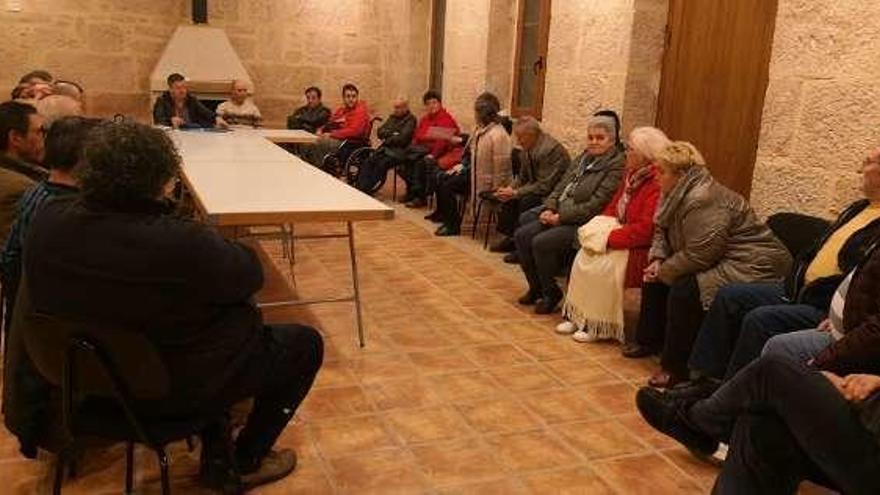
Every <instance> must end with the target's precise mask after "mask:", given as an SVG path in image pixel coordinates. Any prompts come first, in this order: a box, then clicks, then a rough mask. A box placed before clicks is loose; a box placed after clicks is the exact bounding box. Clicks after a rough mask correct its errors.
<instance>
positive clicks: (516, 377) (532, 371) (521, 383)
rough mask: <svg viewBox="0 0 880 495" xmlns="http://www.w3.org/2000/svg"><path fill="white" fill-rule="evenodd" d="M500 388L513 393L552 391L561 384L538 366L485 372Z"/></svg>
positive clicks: (514, 367) (524, 365)
mask: <svg viewBox="0 0 880 495" xmlns="http://www.w3.org/2000/svg"><path fill="white" fill-rule="evenodd" d="M486 371H487V372H488V373H489V374H490V375H492V378H494V379H495V381H497V382H498V383H499V384H500V385H501V386H502V387H504V388H506V389H507V390H510V391H513V392H524V391H543V390H552V389H555V388H559V387H561V386H562V382H561V381H559V380H557V379H556V378H554V377H553V375H551V374H550V373H548V372H547V371H546V370H545V369H544V367H543V366H541V365H540V364H521V365H515V366H504V367H499V368H490V369H488V370H486Z"/></svg>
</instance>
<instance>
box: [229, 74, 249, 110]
mask: <svg viewBox="0 0 880 495" xmlns="http://www.w3.org/2000/svg"><path fill="white" fill-rule="evenodd" d="M249 89H250V88H248V84H247V83H246V82H244V81H242V80H240V79H236V80H234V81H232V93H231V94H230V99H231V100H232V101H233V103H235V104H236V105H241V104H242V103H244V100H246V99H247V97H248V91H249Z"/></svg>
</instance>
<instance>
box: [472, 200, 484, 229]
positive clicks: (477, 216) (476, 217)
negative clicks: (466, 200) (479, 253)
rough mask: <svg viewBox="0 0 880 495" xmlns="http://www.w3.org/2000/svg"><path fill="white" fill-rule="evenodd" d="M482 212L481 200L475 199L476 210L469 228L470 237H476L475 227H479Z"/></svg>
mask: <svg viewBox="0 0 880 495" xmlns="http://www.w3.org/2000/svg"><path fill="white" fill-rule="evenodd" d="M482 213H483V200H480V201H477V211H476V212H474V227H473V228H472V229H471V239H476V238H477V229H479V228H480V216H481V214H482Z"/></svg>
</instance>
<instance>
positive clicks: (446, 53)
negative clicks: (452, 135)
mask: <svg viewBox="0 0 880 495" xmlns="http://www.w3.org/2000/svg"><path fill="white" fill-rule="evenodd" d="M490 3H491V2H490V0H447V1H446V29H445V33H444V45H443V104H444V105H445V106H446V108H447V109H448V110H449V111H450V112H451V113H452V115H453V116H454V117H455V119H456V120H457V121H458V123H459V125H460V126H461V127H462V128H463V129H470V128H471V127H472V126H473V125H474V110H473V108H474V98H475V97H476V96H477V95H478V94H480V93H481V92H483V91H484V90H485V89H486V74H487V64H486V54H487V53H488V47H489V37H488V31H489V12H490V8H489V7H490Z"/></svg>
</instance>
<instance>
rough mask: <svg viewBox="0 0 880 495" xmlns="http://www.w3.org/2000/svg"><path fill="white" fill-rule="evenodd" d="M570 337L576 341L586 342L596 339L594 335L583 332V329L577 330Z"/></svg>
mask: <svg viewBox="0 0 880 495" xmlns="http://www.w3.org/2000/svg"><path fill="white" fill-rule="evenodd" d="M571 338H572V339H574V340H575V341H576V342H581V343H587V342H596V341H597V340H599V339H597V338H596V336H595V335H593V334H591V333H588V332H585V331H583V330H578V331H577V332H575V333H573V334H572V335H571Z"/></svg>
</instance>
